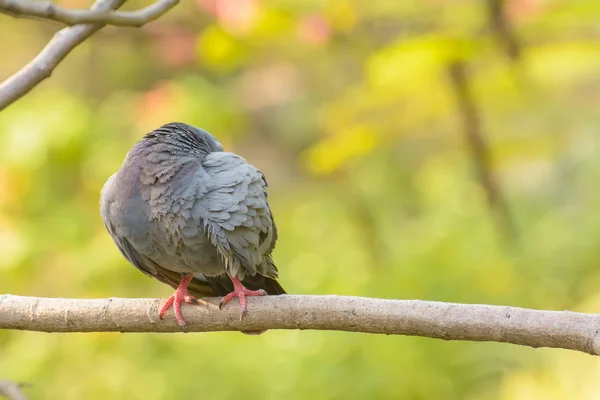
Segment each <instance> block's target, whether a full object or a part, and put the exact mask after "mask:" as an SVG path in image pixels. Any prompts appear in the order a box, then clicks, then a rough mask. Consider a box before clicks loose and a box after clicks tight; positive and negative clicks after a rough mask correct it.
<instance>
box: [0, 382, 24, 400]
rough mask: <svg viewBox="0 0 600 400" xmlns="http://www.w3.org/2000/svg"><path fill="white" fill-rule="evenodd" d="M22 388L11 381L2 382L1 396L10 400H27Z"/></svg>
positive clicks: (0, 386)
mask: <svg viewBox="0 0 600 400" xmlns="http://www.w3.org/2000/svg"><path fill="white" fill-rule="evenodd" d="M21 386H22V385H19V384H17V383H14V382H10V381H0V396H4V397H6V398H7V399H8V400H27V397H25V395H24V394H23V392H21Z"/></svg>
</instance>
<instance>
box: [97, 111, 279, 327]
mask: <svg viewBox="0 0 600 400" xmlns="http://www.w3.org/2000/svg"><path fill="white" fill-rule="evenodd" d="M100 214H101V216H102V219H103V220H104V224H105V226H106V229H107V230H108V232H109V233H110V235H111V236H112V238H113V240H114V242H115V243H116V245H117V247H118V248H119V250H120V251H121V253H122V254H123V255H124V256H125V258H126V259H127V260H129V262H130V263H131V264H133V265H134V266H135V267H137V268H138V269H139V270H140V271H142V272H143V273H145V274H146V275H148V276H152V277H155V278H156V279H158V280H159V281H161V282H164V283H166V284H168V285H170V286H172V287H173V288H175V289H176V291H175V294H173V296H171V297H170V298H169V299H168V300H167V301H166V303H165V304H164V305H163V307H162V308H161V309H160V313H159V315H160V317H161V318H162V317H163V316H164V315H165V313H166V312H167V311H168V309H169V308H171V306H173V309H174V311H175V316H176V318H177V321H178V322H179V325H181V327H182V328H185V327H186V324H185V321H184V319H183V316H182V314H181V303H182V302H186V303H190V304H192V303H197V302H198V300H196V299H195V298H194V297H192V296H191V295H190V293H191V294H193V295H195V296H198V297H202V296H214V295H217V296H224V297H223V298H222V300H221V306H222V305H223V304H225V303H227V302H228V301H229V300H231V299H232V298H234V297H238V298H239V300H240V307H241V317H243V316H244V314H245V312H246V296H260V295H266V294H273V295H277V294H285V291H284V290H283V288H282V287H281V286H280V285H279V283H278V282H277V281H276V278H277V268H276V267H275V264H274V263H273V259H272V258H271V252H272V251H273V248H274V247H275V242H276V240H277V228H276V227H275V222H274V221H273V216H272V214H271V209H270V208H269V203H268V201H267V181H266V179H265V177H264V176H263V174H262V173H261V172H260V171H259V170H258V169H256V168H255V167H253V166H252V165H250V164H248V163H247V162H246V160H244V159H243V158H242V157H240V156H238V155H236V154H233V153H228V152H224V151H223V146H222V145H221V143H219V142H218V141H217V139H216V138H215V137H213V136H212V135H211V134H210V133H208V132H206V131H204V130H202V129H199V128H195V127H193V126H189V125H186V124H183V123H170V124H167V125H164V126H161V127H160V128H158V129H156V130H155V131H153V132H150V133H148V134H146V135H145V136H144V137H143V138H142V140H140V141H139V142H138V143H136V144H135V145H134V146H133V148H132V149H131V150H130V151H129V153H128V154H127V157H126V158H125V161H124V162H123V165H122V166H121V168H120V169H119V170H118V171H117V172H116V173H115V174H114V175H112V176H111V177H110V178H109V179H108V181H107V182H106V184H105V185H104V188H103V189H102V193H101V196H100ZM241 317H240V318H241Z"/></svg>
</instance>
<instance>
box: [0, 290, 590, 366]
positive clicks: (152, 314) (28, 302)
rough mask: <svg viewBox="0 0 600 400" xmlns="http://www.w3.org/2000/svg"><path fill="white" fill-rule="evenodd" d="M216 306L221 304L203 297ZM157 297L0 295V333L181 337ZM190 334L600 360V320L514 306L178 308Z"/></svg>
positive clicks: (345, 300)
mask: <svg viewBox="0 0 600 400" xmlns="http://www.w3.org/2000/svg"><path fill="white" fill-rule="evenodd" d="M205 300H206V301H208V302H210V303H211V304H215V305H216V304H218V301H219V299H216V298H209V299H205ZM163 301H164V300H159V299H118V298H111V299H93V300H79V299H51V298H37V297H23V296H12V295H4V296H0V329H20V330H29V331H41V332H182V330H181V328H180V327H179V325H178V324H177V321H176V320H175V318H174V317H173V315H172V314H171V313H169V314H168V315H167V316H166V317H165V319H164V320H160V319H159V318H158V307H159V304H161V303H162V302H163ZM182 310H183V315H184V318H185V319H186V321H187V323H188V326H187V331H188V332H211V331H261V330H265V329H313V330H335V331H348V332H364V333H379V334H387V335H411V336H423V337H429V338H438V339H445V340H472V341H493V342H505V343H513V344H518V345H523V346H531V347H554V348H563V349H571V350H577V351H581V352H584V353H589V354H594V355H600V334H599V332H600V315H595V314H583V313H574V312H569V311H538V310H529V309H524V308H517V307H504V306H490V305H477V304H453V303H438V302H431V301H420V300H383V299H371V298H364V297H345V296H291V295H282V296H265V297H261V298H255V297H253V298H249V299H248V310H249V312H248V314H246V316H245V317H244V319H243V320H242V321H241V322H240V321H239V316H240V314H239V313H240V310H239V305H238V304H236V303H234V302H232V304H228V305H227V306H226V307H225V308H224V309H223V310H218V309H217V308H213V307H204V306H190V305H187V304H184V305H183V307H182Z"/></svg>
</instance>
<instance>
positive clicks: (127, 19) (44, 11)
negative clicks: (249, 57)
mask: <svg viewBox="0 0 600 400" xmlns="http://www.w3.org/2000/svg"><path fill="white" fill-rule="evenodd" d="M177 3H179V0H158V1H157V2H156V3H154V4H151V5H149V6H148V7H145V8H142V9H140V10H137V11H113V10H110V9H68V8H64V7H61V6H58V5H56V4H53V3H51V2H49V1H43V2H39V1H29V0H0V13H3V14H8V15H12V16H13V17H17V18H18V17H21V18H31V17H36V18H42V19H49V20H52V21H57V22H61V23H63V24H66V25H77V24H94V23H95V24H103V25H115V26H142V25H144V24H147V23H148V22H151V21H154V20H155V19H157V18H158V17H160V16H161V15H163V14H164V13H166V12H167V11H168V10H170V9H171V8H173V7H174V6H175V5H177Z"/></svg>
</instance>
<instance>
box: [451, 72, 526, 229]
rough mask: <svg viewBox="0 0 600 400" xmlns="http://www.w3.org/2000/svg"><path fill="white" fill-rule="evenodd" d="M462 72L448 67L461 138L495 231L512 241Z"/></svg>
mask: <svg viewBox="0 0 600 400" xmlns="http://www.w3.org/2000/svg"><path fill="white" fill-rule="evenodd" d="M465 69H466V66H465V63H464V62H463V61H455V62H453V63H451V64H450V66H449V75H450V83H451V86H452V89H453V91H454V95H455V97H456V104H457V107H458V112H459V113H460V117H461V119H462V123H463V130H464V135H465V138H466V142H467V145H468V147H469V150H470V152H471V155H472V157H473V162H474V164H475V168H476V170H477V174H478V175H479V182H480V184H481V186H482V187H483V189H484V190H485V193H486V196H487V200H488V204H489V206H490V209H491V212H492V214H493V215H494V217H495V220H496V224H497V226H498V229H499V231H500V232H501V233H502V234H504V236H505V237H506V238H507V239H509V240H513V239H514V238H515V237H516V235H517V230H516V228H515V226H514V223H513V219H512V216H511V213H510V209H509V207H508V204H507V202H506V198H505V196H504V192H503V190H502V187H501V185H500V183H499V182H498V180H497V179H496V177H495V176H494V174H493V172H492V159H491V155H490V151H489V146H488V144H487V141H486V138H485V136H484V135H483V133H482V131H481V118H480V114H479V112H478V110H477V106H476V102H475V100H474V99H473V95H472V93H471V88H470V85H469V81H468V78H467V73H466V71H465Z"/></svg>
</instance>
